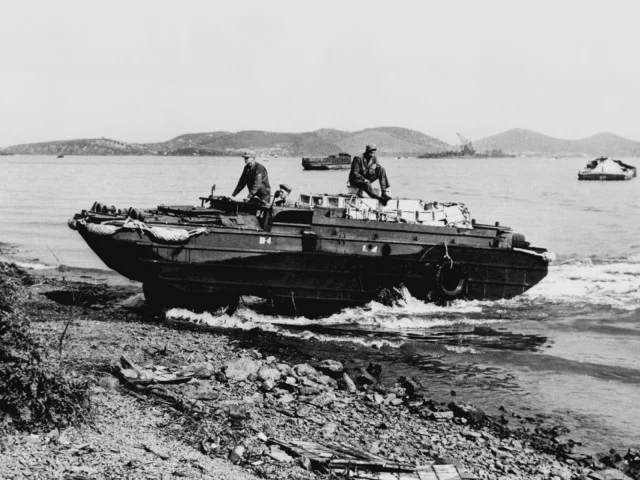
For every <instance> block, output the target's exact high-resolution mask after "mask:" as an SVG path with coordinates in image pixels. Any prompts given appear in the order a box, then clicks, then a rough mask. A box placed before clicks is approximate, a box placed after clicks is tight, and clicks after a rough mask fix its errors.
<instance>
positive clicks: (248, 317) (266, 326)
mask: <svg viewBox="0 0 640 480" xmlns="http://www.w3.org/2000/svg"><path fill="white" fill-rule="evenodd" d="M166 317H167V318H170V319H174V320H187V321H190V322H193V323H197V324H205V325H209V326H213V327H221V328H236V329H241V330H252V329H254V328H258V329H260V330H263V331H265V332H273V333H277V334H278V335H282V336H285V337H294V338H301V339H303V340H310V339H313V340H317V341H320V342H341V343H356V344H358V345H362V346H368V347H376V348H382V347H383V346H389V347H392V348H399V347H401V346H402V345H403V344H404V343H405V342H404V341H403V340H400V341H394V340H386V339H377V338H367V337H351V336H349V337H345V336H340V335H327V334H318V333H315V332H310V331H308V330H305V331H302V332H300V331H290V330H288V329H286V328H282V327H280V326H279V325H278V323H279V322H280V321H282V320H283V317H266V316H263V315H260V314H258V313H256V312H254V311H253V310H250V309H247V308H239V309H238V310H237V311H236V313H235V314H234V315H232V316H229V315H226V314H223V315H217V314H211V313H207V312H204V313H194V312H192V311H190V310H186V309H184V308H173V309H171V310H169V311H168V312H167V313H166ZM289 320H291V319H287V321H288V324H289V325H291V324H293V322H291V321H289ZM301 320H302V321H303V322H306V321H308V319H304V318H302V319H301Z"/></svg>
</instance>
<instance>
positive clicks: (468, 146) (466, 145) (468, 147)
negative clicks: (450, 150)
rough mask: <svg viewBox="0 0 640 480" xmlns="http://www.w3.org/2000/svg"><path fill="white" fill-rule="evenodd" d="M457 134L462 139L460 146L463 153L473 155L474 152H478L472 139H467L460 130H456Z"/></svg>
mask: <svg viewBox="0 0 640 480" xmlns="http://www.w3.org/2000/svg"><path fill="white" fill-rule="evenodd" d="M456 135H458V138H459V139H460V146H461V147H462V150H461V153H462V154H463V155H473V154H474V153H476V149H475V148H473V143H471V140H468V139H466V138H465V137H463V136H462V135H460V134H459V133H458V132H456Z"/></svg>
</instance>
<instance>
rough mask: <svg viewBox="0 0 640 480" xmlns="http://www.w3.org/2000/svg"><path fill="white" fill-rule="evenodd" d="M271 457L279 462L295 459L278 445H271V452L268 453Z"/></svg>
mask: <svg viewBox="0 0 640 480" xmlns="http://www.w3.org/2000/svg"><path fill="white" fill-rule="evenodd" d="M267 455H269V456H270V457H271V458H273V459H274V460H276V461H278V462H286V463H289V462H291V461H292V460H293V458H292V457H291V455H289V454H287V453H285V452H283V451H282V450H281V449H280V448H279V447H278V446H277V445H271V448H270V449H269V452H268V453H267Z"/></svg>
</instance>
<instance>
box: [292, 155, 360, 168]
mask: <svg viewBox="0 0 640 480" xmlns="http://www.w3.org/2000/svg"><path fill="white" fill-rule="evenodd" d="M350 167H351V155H349V154H348V153H339V154H338V155H329V156H328V157H302V168H304V169H305V170H336V169H341V168H350Z"/></svg>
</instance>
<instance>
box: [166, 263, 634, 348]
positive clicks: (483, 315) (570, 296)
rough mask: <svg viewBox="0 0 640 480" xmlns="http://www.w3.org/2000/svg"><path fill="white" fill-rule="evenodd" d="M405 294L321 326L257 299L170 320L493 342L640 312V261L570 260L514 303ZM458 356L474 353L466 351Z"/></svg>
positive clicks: (334, 338) (178, 312)
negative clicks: (580, 316) (552, 321)
mask: <svg viewBox="0 0 640 480" xmlns="http://www.w3.org/2000/svg"><path fill="white" fill-rule="evenodd" d="M403 293H404V299H403V300H402V301H401V302H400V304H399V305H396V306H385V305H382V304H380V303H377V302H371V303H369V304H367V305H365V306H363V307H357V308H348V309H345V310H343V311H341V312H339V313H336V314H334V315H332V316H330V317H328V318H324V319H321V320H318V319H309V318H306V317H294V318H289V317H278V316H276V317H274V316H272V315H264V314H261V313H259V311H260V309H259V308H254V307H255V301H252V300H251V299H249V300H248V301H247V302H245V304H244V305H243V306H242V307H241V308H239V309H238V311H237V312H236V313H235V314H234V315H232V316H228V315H218V314H215V313H199V314H198V313H194V312H191V311H189V310H185V309H173V310H170V311H169V312H167V317H168V318H171V319H185V320H188V321H191V322H196V323H203V324H207V325H210V326H214V327H220V328H232V329H243V330H251V329H254V328H258V329H261V330H264V331H268V332H273V333H277V334H279V335H283V336H286V337H297V338H301V339H311V338H313V339H315V340H318V341H323V342H352V343H355V344H359V345H363V346H373V347H377V348H381V347H383V346H388V347H392V348H399V347H400V346H402V345H403V344H405V343H406V342H407V341H415V340H422V341H432V340H433V339H434V335H438V336H439V338H440V339H442V340H443V343H451V342H449V341H448V340H450V338H449V339H447V338H445V337H446V333H447V332H448V333H449V334H450V335H453V334H454V333H455V334H465V335H475V334H476V333H477V332H478V331H480V332H481V334H482V335H484V336H491V332H492V331H495V330H486V329H485V330H482V331H481V330H479V329H481V328H482V327H489V326H490V327H491V328H492V329H495V328H500V325H501V324H506V323H509V322H514V321H520V322H522V321H533V322H544V321H545V320H546V319H547V318H549V317H553V318H557V317H559V316H563V315H566V314H569V313H570V314H576V313H577V312H581V313H584V314H595V313H599V312H600V313H601V312H602V311H603V310H606V311H611V310H618V311H620V312H621V313H625V312H630V311H633V310H637V309H640V255H638V256H635V257H631V258H629V259H626V260H607V261H604V260H601V261H598V260H595V259H574V260H568V261H564V262H562V263H559V264H557V265H554V266H551V267H550V269H549V275H548V276H547V278H545V280H544V281H542V282H541V283H539V284H538V285H537V286H535V287H534V288H532V289H531V290H529V291H528V292H526V293H525V294H523V295H521V296H519V297H516V298H513V299H510V300H497V301H462V300H457V301H455V302H452V303H451V304H449V305H446V306H442V305H435V304H429V303H424V302H422V301H421V300H418V299H416V298H413V297H412V296H411V295H410V294H409V292H408V291H406V290H405V291H404V292H403ZM460 332H462V333H460ZM480 343H482V344H484V343H486V342H484V341H483V342H480ZM508 343H510V344H512V342H508ZM496 344H497V342H496ZM511 346H513V345H511ZM461 348H462V347H461ZM460 351H465V352H467V353H468V352H469V350H468V348H467V347H464V348H462V349H461V350H460Z"/></svg>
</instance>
